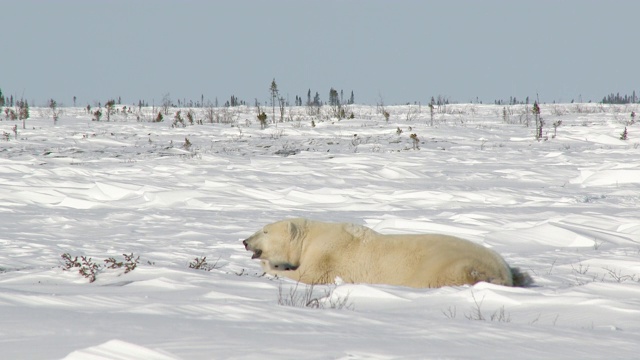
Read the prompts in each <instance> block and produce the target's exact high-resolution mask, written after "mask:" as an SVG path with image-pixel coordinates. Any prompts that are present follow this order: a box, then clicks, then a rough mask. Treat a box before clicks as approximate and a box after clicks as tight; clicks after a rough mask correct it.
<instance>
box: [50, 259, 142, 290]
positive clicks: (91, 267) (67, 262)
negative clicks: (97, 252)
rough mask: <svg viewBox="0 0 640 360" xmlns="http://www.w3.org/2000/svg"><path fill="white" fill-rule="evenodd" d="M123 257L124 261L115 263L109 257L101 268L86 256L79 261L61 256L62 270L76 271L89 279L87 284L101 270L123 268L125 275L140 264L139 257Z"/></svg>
mask: <svg viewBox="0 0 640 360" xmlns="http://www.w3.org/2000/svg"><path fill="white" fill-rule="evenodd" d="M122 256H123V257H124V261H117V260H116V259H115V258H113V257H110V258H108V259H106V260H104V263H105V265H104V266H101V265H100V264H97V263H95V262H93V260H92V258H87V257H86V256H80V260H78V257H77V256H75V257H71V255H70V254H69V253H64V254H62V256H61V257H62V260H63V264H62V266H61V267H62V270H64V271H69V270H72V269H76V268H77V269H78V273H79V274H80V275H82V276H83V277H85V278H87V279H89V282H90V283H92V282H94V281H96V277H97V276H98V274H99V273H100V272H101V271H102V270H103V268H107V269H120V268H122V267H124V269H125V270H124V273H125V274H127V273H129V272H130V271H133V270H134V269H135V268H136V267H137V266H138V263H139V262H140V256H138V257H134V255H133V253H131V254H130V255H127V254H122Z"/></svg>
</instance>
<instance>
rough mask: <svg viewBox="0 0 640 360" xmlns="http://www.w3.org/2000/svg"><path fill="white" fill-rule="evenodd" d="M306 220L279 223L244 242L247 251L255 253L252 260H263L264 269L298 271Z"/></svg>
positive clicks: (267, 227)
mask: <svg viewBox="0 0 640 360" xmlns="http://www.w3.org/2000/svg"><path fill="white" fill-rule="evenodd" d="M303 226H304V219H291V220H283V221H278V222H275V223H272V224H268V225H265V226H264V227H263V228H262V229H261V230H259V231H257V232H256V233H255V234H253V235H251V236H250V237H249V238H247V239H246V240H244V241H242V243H243V244H244V247H245V249H247V250H248V251H252V252H253V256H251V258H252V259H260V260H262V264H263V268H265V270H266V269H272V270H280V271H282V270H296V269H297V268H298V267H299V266H300V256H301V253H302V238H303V236H302V230H303Z"/></svg>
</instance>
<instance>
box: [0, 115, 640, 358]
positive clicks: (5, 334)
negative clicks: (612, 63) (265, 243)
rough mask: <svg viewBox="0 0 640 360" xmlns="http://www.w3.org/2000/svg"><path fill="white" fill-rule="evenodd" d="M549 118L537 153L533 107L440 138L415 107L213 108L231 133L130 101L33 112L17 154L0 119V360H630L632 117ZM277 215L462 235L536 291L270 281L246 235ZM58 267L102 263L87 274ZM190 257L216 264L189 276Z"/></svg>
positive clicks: (476, 118) (469, 120)
mask: <svg viewBox="0 0 640 360" xmlns="http://www.w3.org/2000/svg"><path fill="white" fill-rule="evenodd" d="M554 107H561V108H562V109H561V110H563V111H555V112H551V111H550V110H549V109H548V108H546V107H545V106H541V108H542V116H543V117H544V119H545V121H546V124H552V123H553V122H555V121H557V120H562V125H561V126H560V127H558V128H557V133H556V136H555V137H553V128H551V126H550V125H549V128H548V129H547V128H545V133H544V135H545V139H546V140H541V141H537V140H535V137H534V127H533V124H532V126H531V127H526V126H525V124H524V122H525V119H526V113H525V106H513V107H510V108H509V111H511V112H512V113H513V114H514V115H512V116H511V120H510V121H509V122H508V123H506V122H505V119H504V118H503V107H501V106H491V105H474V104H466V105H449V106H447V107H446V108H442V109H439V111H437V112H436V114H435V118H434V126H431V125H430V124H431V119H430V113H429V111H428V108H427V107H424V108H422V107H419V106H389V107H387V111H389V112H390V114H391V118H390V120H389V121H388V122H387V121H385V119H384V117H383V116H382V115H381V114H378V113H377V112H376V108H375V107H367V106H352V107H350V108H349V110H350V111H353V112H354V115H355V119H342V120H338V119H331V118H329V117H328V116H327V115H326V114H325V113H324V112H323V113H321V115H317V116H316V115H314V116H310V115H307V112H306V109H305V108H291V109H290V111H291V112H292V116H291V119H297V120H294V121H289V122H282V123H278V124H275V123H270V124H269V125H268V127H267V128H266V129H264V130H261V129H260V126H259V125H258V124H257V121H256V120H255V115H256V114H255V110H254V109H250V108H243V107H241V108H230V109H215V111H218V112H220V113H222V112H224V111H226V112H228V113H231V112H233V116H232V117H231V118H233V119H234V122H233V124H219V123H215V124H211V123H206V122H205V123H204V124H202V125H188V126H186V127H184V128H183V127H178V128H175V127H171V120H170V119H171V118H172V115H171V114H169V115H167V116H165V119H167V120H166V121H165V122H163V123H152V122H148V121H147V120H149V119H150V118H152V114H151V112H152V110H151V109H144V108H143V109H141V110H140V114H128V115H127V116H126V117H125V116H124V115H122V114H114V115H112V117H111V119H112V120H115V121H111V122H105V121H101V122H96V121H92V120H91V116H90V115H89V114H86V110H84V109H79V108H78V109H76V108H67V109H64V110H65V112H64V115H63V116H62V117H61V118H60V119H59V120H58V122H57V123H56V124H54V123H53V121H52V120H51V119H50V118H46V117H40V116H39V115H38V114H40V113H43V114H44V113H45V111H44V110H42V109H37V108H33V109H32V112H31V113H32V115H33V118H30V119H28V120H27V122H26V124H27V126H26V129H21V127H20V126H18V137H17V139H16V138H14V136H13V131H12V128H13V125H15V124H19V123H17V122H11V121H4V120H3V121H0V128H2V129H3V130H4V131H5V132H7V133H9V134H10V135H11V136H10V138H9V141H4V140H3V141H1V142H0V219H1V220H0V249H1V251H0V334H1V335H2V342H0V350H1V352H2V357H3V358H5V357H6V358H11V359H52V358H54V359H254V358H260V359H264V358H282V359H299V358H305V359H327V358H335V359H425V358H487V359H507V358H514V357H518V358H524V359H535V358H543V357H544V358H583V359H600V358H603V357H614V358H635V357H637V353H638V338H640V310H639V309H640V265H638V264H639V263H640V262H639V261H638V260H639V259H640V220H638V219H640V210H639V209H640V206H639V205H640V165H639V164H638V161H637V159H638V158H639V156H640V147H639V146H638V145H637V144H638V143H640V141H639V140H638V139H640V135H639V134H640V130H639V128H638V125H637V124H626V123H625V122H626V120H627V119H628V118H629V114H630V113H631V111H635V112H636V113H638V108H637V106H636V105H630V106H628V107H621V106H617V107H616V106H611V107H608V106H601V105H598V104H580V105H579V106H578V105H576V104H566V105H554ZM585 109H590V110H592V111H585ZM175 110H176V111H177V109H175ZM183 110H184V111H186V110H187V109H183ZM136 111H138V110H137V109H136ZM194 111H195V112H196V118H198V116H200V118H203V119H204V114H203V113H202V112H201V111H202V110H200V109H194ZM199 111H200V113H199ZM557 114H563V115H557ZM137 115H139V116H140V120H141V121H137V120H136V117H137ZM621 119H624V120H621ZM531 120H532V119H531ZM312 121H313V122H314V124H315V127H314V126H312V123H311V122H312ZM19 125H20V124H19ZM624 126H627V129H628V135H629V140H627V141H623V140H619V133H620V132H621V131H622V129H623V128H624ZM398 129H400V130H401V131H398ZM414 133H415V134H416V135H417V137H418V138H419V139H420V141H419V143H418V144H417V145H418V146H417V147H414V143H413V140H412V139H411V138H410V135H411V134H414ZM634 134H635V135H634ZM186 139H188V140H189V144H190V145H188V144H186ZM288 217H309V218H314V219H317V220H322V221H345V222H353V223H357V224H362V225H366V226H369V227H371V228H373V229H374V230H376V231H379V232H381V233H429V232H434V233H445V234H450V235H456V236H460V237H463V238H467V239H469V240H471V241H474V242H477V243H480V244H483V245H484V246H487V247H491V248H492V249H493V250H495V251H497V252H498V253H500V254H501V255H503V256H504V257H505V259H506V260H507V261H508V263H509V264H511V265H513V266H516V267H519V268H520V269H521V270H523V271H526V272H528V273H529V274H530V275H531V276H532V277H533V279H534V281H535V284H534V285H533V286H531V287H527V288H507V287H500V286H495V285H490V284H486V283H479V284H476V285H474V286H463V287H445V288H439V289H408V288H401V287H393V286H385V285H375V284H346V283H343V282H342V281H341V280H340V279H336V284H334V285H331V286H315V287H313V288H310V287H307V286H304V285H301V284H295V283H293V282H291V281H289V280H285V279H277V278H271V277H269V276H264V275H263V274H262V272H261V270H260V266H259V264H258V263H257V262H256V261H255V260H251V256H250V254H248V253H247V252H246V251H245V249H244V247H243V245H242V243H241V242H240V240H241V239H244V238H246V237H247V236H248V235H250V234H252V233H253V232H255V231H256V230H258V229H260V227H262V226H263V225H265V224H267V223H271V222H273V221H277V220H281V219H284V218H288ZM63 254H69V255H70V256H71V257H75V256H78V258H79V259H81V257H82V256H85V257H86V258H87V260H89V259H90V261H91V262H93V263H95V264H99V265H101V267H100V269H99V270H98V272H97V276H96V277H95V281H94V282H89V279H88V278H86V277H84V276H82V275H81V274H80V273H79V272H78V268H70V269H67V270H65V269H64V260H63V259H62V258H61V255H63ZM123 254H134V255H135V256H140V259H139V260H140V261H139V264H138V266H137V267H136V268H135V269H134V270H132V271H129V272H126V273H125V270H124V268H118V267H114V268H108V267H106V266H105V265H106V263H105V261H104V260H107V259H109V258H113V259H121V258H122V255H123ZM203 257H206V260H207V261H208V263H209V264H210V265H211V266H210V267H209V268H206V270H209V271H202V270H198V269H196V268H193V267H192V268H190V263H192V262H193V261H194V259H200V260H202V259H203ZM117 261H119V260H117ZM305 299H306V300H307V301H304V300H305ZM281 304H288V305H291V306H286V305H281Z"/></svg>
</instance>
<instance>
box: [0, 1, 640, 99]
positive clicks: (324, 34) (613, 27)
mask: <svg viewBox="0 0 640 360" xmlns="http://www.w3.org/2000/svg"><path fill="white" fill-rule="evenodd" d="M639 14H640V1H635V0H628V1H593V0H541V1H540V0H529V1H519V0H503V1H498V0H482V1H481V0H447V1H445V0H440V1H427V0H423V1H419V0H411V1H380V0H353V1H337V0H325V1H304V0H287V1H262V0H233V1H231V0H228V1H168V0H154V1H150V0H147V1H123V0H114V1H90V0H73V1H72V0H58V1H46V0H41V1H33V0H14V1H5V0H0V29H1V31H2V37H1V39H2V40H0V46H1V48H2V50H1V51H0V89H2V91H3V92H4V94H5V95H10V94H13V95H14V96H17V97H24V98H25V99H27V100H29V101H35V102H36V105H38V104H44V103H45V101H46V100H47V99H49V98H54V99H56V100H57V101H58V102H60V103H63V104H65V105H72V103H73V100H72V99H73V96H76V97H77V98H78V105H86V104H92V105H93V104H94V103H96V102H98V101H100V102H102V103H104V102H105V101H106V100H108V99H110V98H117V97H118V96H120V97H121V98H122V101H123V102H124V103H137V101H138V100H139V99H142V100H146V101H148V102H149V103H151V102H152V101H154V100H155V103H156V104H158V103H159V102H160V101H161V99H162V97H163V95H164V94H167V93H169V94H170V96H171V98H172V99H174V100H176V99H187V100H189V99H192V100H194V101H195V100H199V99H200V96H201V95H204V98H205V100H207V99H209V100H212V101H213V100H214V99H215V98H216V97H217V98H218V100H219V101H220V103H221V104H222V103H224V101H226V100H227V99H228V98H229V97H230V96H231V95H236V96H237V97H238V98H240V99H242V100H245V101H247V102H249V103H250V104H253V102H254V99H255V98H257V99H258V100H259V101H261V102H264V101H267V100H268V98H269V92H268V89H269V85H270V83H271V80H272V79H273V78H275V79H276V82H277V84H278V86H279V88H280V91H281V94H282V95H285V96H287V95H288V96H289V98H290V100H291V102H293V100H294V98H295V96H296V95H299V96H302V97H303V98H304V99H305V100H306V94H307V90H308V89H309V88H310V89H311V90H312V93H315V91H318V92H319V93H320V96H321V99H322V100H323V101H326V100H327V99H328V94H329V89H330V88H331V87H334V88H336V89H338V90H340V89H343V90H344V92H345V97H346V96H347V94H349V93H350V92H351V90H353V91H354V94H355V98H356V102H359V103H368V104H375V103H376V102H377V101H379V100H380V98H382V99H384V102H385V103H386V104H397V103H406V102H414V101H421V102H422V103H426V102H428V101H429V99H430V98H431V96H436V97H437V96H438V95H443V96H446V97H448V98H449V99H451V100H452V101H456V102H468V101H471V100H474V101H475V99H476V98H479V99H480V100H481V101H484V102H485V103H487V102H491V103H492V102H493V100H494V99H509V97H510V96H516V97H517V98H519V99H524V98H525V97H527V96H530V97H531V98H532V99H533V98H535V96H536V93H538V94H539V96H540V99H541V101H543V102H551V101H554V100H555V101H565V102H568V101H571V100H572V99H575V100H576V101H578V100H579V98H580V96H581V97H582V100H584V101H588V100H593V101H599V100H601V99H602V97H603V96H605V95H606V94H608V93H610V92H621V93H631V92H632V91H633V90H640V46H639V45H638V44H639V43H640V42H639V38H640V15H639Z"/></svg>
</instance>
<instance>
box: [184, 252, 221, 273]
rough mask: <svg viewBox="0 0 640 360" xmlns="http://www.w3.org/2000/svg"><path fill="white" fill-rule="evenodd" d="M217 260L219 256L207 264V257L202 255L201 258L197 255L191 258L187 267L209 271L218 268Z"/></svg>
mask: <svg viewBox="0 0 640 360" xmlns="http://www.w3.org/2000/svg"><path fill="white" fill-rule="evenodd" d="M219 261H220V258H218V260H216V262H215V263H213V264H209V263H207V257H206V256H203V257H201V258H198V257H197V258H195V259H193V261H192V262H190V263H189V269H196V270H204V271H211V270H213V269H218V268H220V266H218V262H219Z"/></svg>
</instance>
